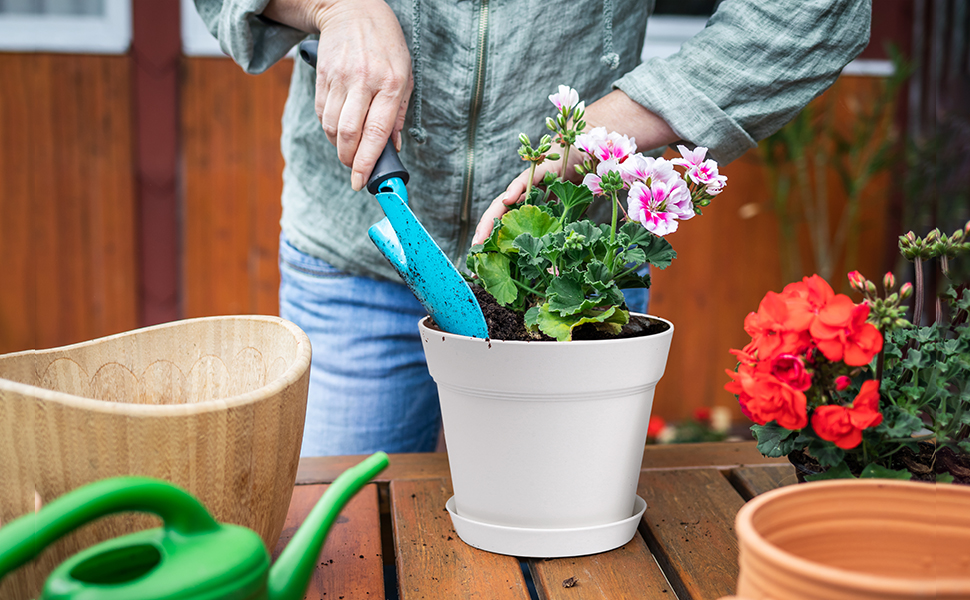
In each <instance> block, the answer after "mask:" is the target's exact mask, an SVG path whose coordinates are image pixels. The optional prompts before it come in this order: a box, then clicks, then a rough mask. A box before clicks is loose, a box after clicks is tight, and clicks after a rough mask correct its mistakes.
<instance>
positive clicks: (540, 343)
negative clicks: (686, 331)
mask: <svg viewBox="0 0 970 600" xmlns="http://www.w3.org/2000/svg"><path fill="white" fill-rule="evenodd" d="M630 314H631V315H638V316H641V317H647V318H650V319H654V320H656V321H661V322H663V323H666V324H667V329H665V330H663V331H660V332H657V333H652V334H650V335H641V336H637V337H629V338H621V339H615V340H573V341H570V342H550V341H547V340H535V341H525V340H493V339H491V338H485V339H480V338H473V337H470V336H467V335H458V334H456V333H448V332H447V331H441V330H440V329H432V328H431V327H429V326H428V320H429V319H431V317H430V316H426V317H422V318H421V319H419V320H418V327H419V328H420V329H421V330H422V331H427V332H428V333H431V334H437V335H443V336H445V337H447V338H451V339H454V340H468V341H471V342H479V343H488V344H489V345H492V344H500V345H505V346H522V347H525V346H535V347H537V348H538V347H544V346H550V347H559V348H562V347H566V346H569V347H573V348H575V347H581V346H589V345H596V344H603V343H607V342H609V343H613V344H635V343H637V342H638V341H641V340H645V339H647V340H655V339H657V338H658V337H662V336H668V337H669V336H672V335H673V334H674V324H673V323H671V322H670V321H668V320H667V319H664V318H663V317H658V316H656V315H648V314H646V313H638V312H631V313H630Z"/></svg>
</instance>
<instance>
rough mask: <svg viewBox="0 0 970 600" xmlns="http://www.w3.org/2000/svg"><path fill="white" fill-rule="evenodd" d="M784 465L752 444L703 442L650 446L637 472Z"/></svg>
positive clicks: (781, 460) (647, 447)
mask: <svg viewBox="0 0 970 600" xmlns="http://www.w3.org/2000/svg"><path fill="white" fill-rule="evenodd" d="M782 463H784V464H788V461H787V460H786V459H784V458H767V457H765V456H762V455H761V453H760V452H758V448H757V445H756V444H755V442H707V443H698V444H663V445H655V444H651V445H649V446H646V447H645V448H644V450H643V463H642V464H641V468H642V469H643V470H645V471H649V470H653V469H684V468H691V467H701V468H709V467H715V468H720V469H726V468H730V467H735V466H739V465H765V464H782Z"/></svg>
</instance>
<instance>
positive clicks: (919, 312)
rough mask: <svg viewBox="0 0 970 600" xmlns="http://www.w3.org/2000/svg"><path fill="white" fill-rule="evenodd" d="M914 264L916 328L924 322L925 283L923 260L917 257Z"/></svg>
mask: <svg viewBox="0 0 970 600" xmlns="http://www.w3.org/2000/svg"><path fill="white" fill-rule="evenodd" d="M913 264H914V265H915V266H916V293H915V294H914V296H915V300H914V304H915V306H914V307H913V325H915V326H916V327H919V326H920V323H921V322H922V321H923V293H924V291H925V290H924V283H923V259H922V258H920V257H919V256H917V257H916V258H915V259H913Z"/></svg>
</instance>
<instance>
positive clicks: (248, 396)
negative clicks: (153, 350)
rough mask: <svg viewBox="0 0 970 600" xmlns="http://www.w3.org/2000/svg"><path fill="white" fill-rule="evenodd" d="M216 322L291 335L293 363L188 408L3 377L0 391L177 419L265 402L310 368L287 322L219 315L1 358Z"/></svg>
mask: <svg viewBox="0 0 970 600" xmlns="http://www.w3.org/2000/svg"><path fill="white" fill-rule="evenodd" d="M218 321H264V322H267V323H273V324H276V325H280V326H282V327H283V328H284V329H286V330H288V331H289V332H290V333H292V334H293V336H294V337H295V338H296V344H297V350H296V356H295V357H294V360H293V362H292V363H290V364H289V365H288V366H287V367H286V370H284V371H283V372H282V373H281V374H280V375H279V376H278V377H276V378H275V379H273V380H272V381H269V382H267V383H265V384H264V385H262V386H260V387H258V388H256V389H254V390H251V391H249V392H245V393H243V394H236V395H234V396H227V397H225V398H215V399H212V400H207V401H205V402H194V403H189V404H135V403H130V402H112V401H110V400H99V399H97V398H88V397H85V396H78V395H76V394H69V393H67V392H61V391H57V390H49V389H47V388H42V387H39V386H35V385H31V384H29V383H21V382H19V381H13V380H11V379H4V378H3V377H0V391H11V392H19V393H21V394H24V395H28V396H33V397H34V398H38V399H40V400H44V401H48V402H56V403H58V404H63V405H66V406H71V407H74V408H79V409H84V410H89V411H95V412H101V413H114V414H120V415H128V416H132V417H180V416H185V415H195V414H201V413H206V412H213V411H223V410H226V409H228V408H232V407H235V406H241V405H245V404H250V403H252V402H256V401H259V400H263V399H265V398H269V397H273V396H275V395H277V394H279V393H280V392H281V391H282V390H284V389H285V388H287V387H289V386H290V385H292V384H293V383H295V382H297V381H298V380H299V379H300V377H301V376H302V374H303V373H304V372H305V371H306V370H307V369H309V368H310V340H309V338H308V337H307V335H306V333H305V332H304V331H303V330H302V329H300V328H299V327H298V326H297V325H295V324H294V323H291V322H290V321H287V320H286V319H283V318H281V317H276V316H272V315H222V316H214V317H197V318H192V319H179V320H177V321H170V322H168V323H161V324H159V325H152V326H149V327H141V328H138V329H132V330H129V331H124V332H121V333H116V334H113V335H109V336H104V337H100V338H95V339H93V340H87V341H83V342H78V343H76V344H69V345H67V346H57V347H55V348H47V349H44V350H25V351H23V352H15V353H11V354H6V355H2V356H4V357H7V356H11V357H12V356H14V355H17V354H28V353H33V354H46V353H53V352H64V351H67V350H73V349H75V348H79V347H83V346H90V345H94V344H101V343H104V342H108V341H111V340H114V339H118V338H125V337H131V336H133V335H138V334H142V333H145V332H149V331H156V330H162V329H169V328H175V327H184V326H185V325H187V324H190V323H200V322H218Z"/></svg>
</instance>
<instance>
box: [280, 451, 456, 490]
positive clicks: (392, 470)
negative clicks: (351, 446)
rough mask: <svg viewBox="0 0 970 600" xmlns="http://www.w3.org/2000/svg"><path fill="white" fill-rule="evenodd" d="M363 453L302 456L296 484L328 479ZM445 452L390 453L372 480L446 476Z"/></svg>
mask: <svg viewBox="0 0 970 600" xmlns="http://www.w3.org/2000/svg"><path fill="white" fill-rule="evenodd" d="M363 458H364V457H363V456H312V457H311V456H304V457H301V458H300V467H299V469H298V470H297V472H296V483H297V484H298V485H303V484H308V483H329V482H331V481H333V480H334V479H336V478H337V476H338V475H340V474H341V473H343V472H344V471H346V470H347V469H349V468H350V467H352V466H354V465H356V464H357V463H359V462H360V461H361V460H363ZM449 477H451V474H450V472H449V470H448V455H447V454H445V453H443V452H427V453H415V454H392V455H391V460H390V463H389V464H388V465H387V468H386V469H384V470H383V471H381V472H380V473H378V474H377V475H375V476H374V479H373V480H374V481H375V482H378V483H387V482H390V481H396V480H399V479H442V478H449Z"/></svg>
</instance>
